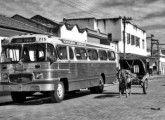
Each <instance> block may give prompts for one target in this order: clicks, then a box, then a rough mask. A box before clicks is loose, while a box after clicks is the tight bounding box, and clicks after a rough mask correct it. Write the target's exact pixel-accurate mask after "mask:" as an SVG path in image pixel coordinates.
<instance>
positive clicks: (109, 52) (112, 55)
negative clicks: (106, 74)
mask: <svg viewBox="0 0 165 120" xmlns="http://www.w3.org/2000/svg"><path fill="white" fill-rule="evenodd" d="M108 59H109V60H115V59H116V56H115V53H114V52H113V51H108Z"/></svg>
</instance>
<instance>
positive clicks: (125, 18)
mask: <svg viewBox="0 0 165 120" xmlns="http://www.w3.org/2000/svg"><path fill="white" fill-rule="evenodd" d="M122 19H123V24H124V31H123V44H124V59H126V55H125V43H126V42H125V28H126V23H130V22H129V20H132V18H130V17H125V16H124V17H123V18H122Z"/></svg>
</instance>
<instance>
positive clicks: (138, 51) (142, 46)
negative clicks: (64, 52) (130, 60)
mask: <svg viewBox="0 0 165 120" xmlns="http://www.w3.org/2000/svg"><path fill="white" fill-rule="evenodd" d="M64 21H65V22H67V23H69V24H77V25H78V26H80V27H84V26H85V27H87V28H89V29H92V30H95V31H97V30H99V31H100V32H101V33H104V34H106V35H107V36H108V38H110V39H109V40H110V42H111V43H112V44H113V43H115V44H116V49H115V50H116V52H117V53H119V54H118V55H119V56H118V60H119V59H120V57H123V54H124V53H127V54H133V55H137V56H142V57H143V56H144V57H146V56H147V44H146V32H145V31H144V30H142V29H141V28H139V27H137V26H136V25H133V24H132V23H123V19H122V18H121V17H119V18H106V19H95V18H77V19H64ZM124 25H125V27H124ZM124 31H125V32H124ZM124 34H125V37H124ZM88 41H89V42H90V41H91V40H90V39H89V40H88ZM100 41H103V40H102V39H100ZM95 42H96V43H99V42H98V41H97V40H95ZM127 54H126V55H127Z"/></svg>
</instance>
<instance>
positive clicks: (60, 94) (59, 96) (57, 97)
mask: <svg viewBox="0 0 165 120" xmlns="http://www.w3.org/2000/svg"><path fill="white" fill-rule="evenodd" d="M64 94H65V88H64V84H63V82H61V81H60V82H59V83H58V85H57V87H56V89H55V90H54V91H52V92H51V93H50V97H51V102H53V103H59V102H62V100H63V99H64Z"/></svg>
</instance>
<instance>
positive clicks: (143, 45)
mask: <svg viewBox="0 0 165 120" xmlns="http://www.w3.org/2000/svg"><path fill="white" fill-rule="evenodd" d="M142 48H143V49H145V47H144V40H142Z"/></svg>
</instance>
